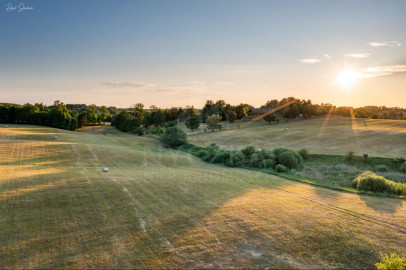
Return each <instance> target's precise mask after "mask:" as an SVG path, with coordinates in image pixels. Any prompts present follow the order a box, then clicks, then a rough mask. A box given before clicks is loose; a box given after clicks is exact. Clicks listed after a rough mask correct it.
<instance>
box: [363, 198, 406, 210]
mask: <svg viewBox="0 0 406 270" xmlns="http://www.w3.org/2000/svg"><path fill="white" fill-rule="evenodd" d="M359 196H360V198H361V200H362V201H363V202H364V203H365V205H366V206H367V207H369V208H371V209H373V210H374V211H376V212H380V213H387V214H393V213H395V212H396V211H397V210H398V209H399V208H402V206H403V204H404V203H405V200H404V199H400V198H399V199H398V198H384V197H376V196H367V195H359Z"/></svg>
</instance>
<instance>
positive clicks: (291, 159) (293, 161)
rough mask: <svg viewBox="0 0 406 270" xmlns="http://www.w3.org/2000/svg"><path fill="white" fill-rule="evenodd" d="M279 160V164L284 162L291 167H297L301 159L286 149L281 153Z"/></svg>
mask: <svg viewBox="0 0 406 270" xmlns="http://www.w3.org/2000/svg"><path fill="white" fill-rule="evenodd" d="M278 161H279V164H282V165H284V166H285V167H288V168H290V169H292V168H297V167H298V166H299V161H298V160H297V158H296V157H295V155H294V154H293V153H292V152H291V151H286V152H283V153H282V154H280V156H279V158H278Z"/></svg>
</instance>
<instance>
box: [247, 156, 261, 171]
mask: <svg viewBox="0 0 406 270" xmlns="http://www.w3.org/2000/svg"><path fill="white" fill-rule="evenodd" d="M262 160H263V157H262V154H261V153H254V154H253V155H252V156H251V158H250V160H249V163H248V164H249V166H250V167H254V168H259V167H261V162H262Z"/></svg>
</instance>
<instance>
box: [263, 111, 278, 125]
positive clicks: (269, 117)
mask: <svg viewBox="0 0 406 270" xmlns="http://www.w3.org/2000/svg"><path fill="white" fill-rule="evenodd" d="M264 120H265V121H267V122H269V123H270V122H273V121H276V113H270V114H268V115H266V116H265V117H264Z"/></svg>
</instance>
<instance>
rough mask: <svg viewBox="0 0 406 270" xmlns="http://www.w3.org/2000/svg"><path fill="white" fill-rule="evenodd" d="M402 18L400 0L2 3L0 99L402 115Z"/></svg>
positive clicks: (405, 67)
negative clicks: (370, 108)
mask: <svg viewBox="0 0 406 270" xmlns="http://www.w3.org/2000/svg"><path fill="white" fill-rule="evenodd" d="M8 3H11V6H12V7H13V6H14V7H15V6H18V5H20V4H21V3H24V6H25V7H33V9H32V10H28V9H27V10H22V11H21V12H18V11H17V9H16V10H9V11H7V7H8ZM405 14H406V1H405V0H398V1H391V0H380V1H372V0H365V1H361V0H359V1H352V0H351V1H344V0H340V1H338V0H337V1H333V0H331V1H321V0H320V1H306V0H297V1H293V0H279V1H272V0H266V1H256V0H250V1H248V0H245V1H237V0H233V1H228V0H182V1H181V0H176V1H175V0H161V1H155V0H148V1H147V0H145V1H134V0H133V1H124V0H119V1H113V0H110V1H106V0H92V1H89V0H82V1H72V0H70V1H65V0H58V1H55V0H35V1H33V0H31V1H14V0H7V1H4V0H0V25H1V27H0V37H1V39H0V59H1V62H0V101H1V102H13V103H26V102H31V103H33V102H45V103H47V104H50V103H52V102H53V101H54V100H62V101H63V102H65V103H87V104H90V103H95V104H98V105H115V106H120V107H128V106H130V105H132V104H134V103H137V102H143V103H145V104H146V105H147V106H149V105H152V104H154V105H157V106H161V107H171V106H184V105H195V106H197V107H201V106H202V105H203V104H204V102H205V100H206V99H214V100H217V99H225V100H226V101H227V102H230V103H232V104H237V103H240V102H244V103H250V104H252V105H254V106H259V105H262V104H264V103H265V102H266V100H269V99H273V98H278V99H280V98H282V97H286V96H295V97H298V98H306V99H308V98H310V99H312V100H313V101H314V102H317V103H319V102H330V103H333V104H337V105H353V106H362V105H386V106H403V107H406V102H405V101H406V50H405V48H406V47H405V46H406V30H405V26H406V15H405ZM344 69H351V70H353V71H354V72H355V73H356V74H359V75H360V79H357V80H356V82H355V84H354V85H351V89H343V87H342V85H340V84H339V83H337V81H336V76H337V74H339V73H340V72H341V71H342V70H344Z"/></svg>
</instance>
